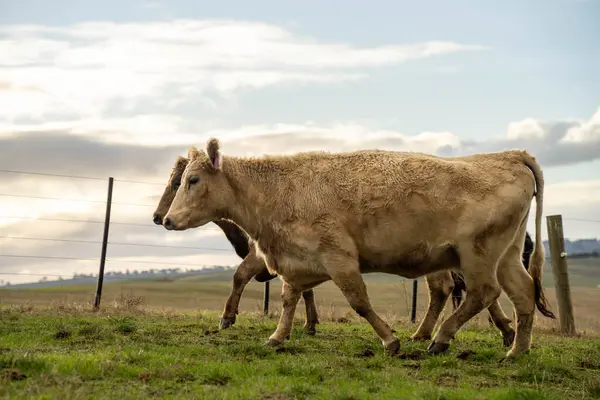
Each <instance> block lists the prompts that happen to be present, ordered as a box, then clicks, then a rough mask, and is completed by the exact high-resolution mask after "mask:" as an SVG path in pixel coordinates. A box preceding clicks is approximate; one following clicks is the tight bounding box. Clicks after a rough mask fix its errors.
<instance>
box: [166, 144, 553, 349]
mask: <svg viewBox="0 0 600 400" xmlns="http://www.w3.org/2000/svg"><path fill="white" fill-rule="evenodd" d="M188 158H189V159H190V162H189V164H188V166H187V167H186V170H185V172H184V174H183V177H182V180H181V182H182V185H181V186H180V188H179V189H178V190H177V193H176V195H175V198H174V200H173V203H172V204H171V207H170V209H169V212H168V213H167V215H166V216H165V218H164V220H163V225H164V226H165V228H167V229H170V230H185V229H189V228H195V227H199V226H202V225H204V224H207V223H208V222H211V221H217V220H221V219H225V220H231V221H232V222H234V223H235V224H236V225H238V226H239V227H241V228H242V229H243V230H244V231H245V232H246V233H247V234H248V235H249V237H251V238H252V239H254V240H255V241H256V242H255V246H256V249H257V251H259V255H260V256H262V257H263V258H264V260H265V262H266V265H267V268H268V270H269V271H270V272H271V273H274V274H275V273H276V274H278V275H279V276H280V277H281V279H282V281H283V285H282V286H283V289H282V301H283V312H282V315H281V318H280V320H279V323H278V325H277V329H276V330H275V332H274V333H273V334H272V335H271V337H270V338H269V340H268V342H267V344H269V345H272V346H277V345H281V344H283V342H284V340H285V338H286V337H287V336H288V334H289V333H290V331H291V328H292V323H293V317H294V313H295V309H296V304H297V303H298V300H299V298H300V295H301V293H302V291H304V290H308V289H310V288H313V287H314V286H316V285H318V284H320V283H322V282H325V281H328V280H330V279H331V280H333V282H334V283H335V284H336V285H337V286H338V287H339V288H340V289H341V291H342V293H343V294H344V295H345V297H346V298H347V300H348V302H349V303H350V305H351V306H352V308H353V309H354V310H355V311H356V312H357V313H358V314H359V315H360V316H361V317H363V318H365V319H366V320H367V321H368V322H369V323H370V324H371V326H372V327H373V329H374V330H375V332H376V333H377V335H378V336H379V338H380V339H381V341H382V343H383V345H384V347H385V349H386V350H387V351H388V352H389V353H395V352H397V351H398V349H399V347H400V341H399V340H398V338H396V337H395V336H394V335H393V332H392V329H391V328H390V327H389V326H388V325H387V324H386V323H385V322H384V321H383V320H382V319H381V318H380V317H379V315H377V313H376V312H375V311H374V310H373V308H372V307H371V304H370V301H369V297H368V295H367V290H366V286H365V284H364V281H363V279H362V276H361V273H367V272H384V273H391V274H397V275H401V276H404V277H407V278H416V277H419V276H423V275H427V274H430V273H433V272H436V271H441V270H444V269H449V268H451V269H456V270H459V271H461V272H462V274H463V277H464V280H465V284H466V288H467V291H466V297H465V300H464V302H462V304H461V305H460V306H459V307H458V309H457V310H456V311H455V312H454V313H453V314H452V315H451V316H450V317H448V318H446V320H445V321H444V322H443V323H442V324H441V326H440V328H439V329H438V331H437V333H436V335H435V337H434V339H433V341H432V342H431V344H430V346H429V351H430V352H431V353H433V354H438V353H441V352H444V351H446V350H447V349H448V347H449V344H450V341H451V340H452V338H453V337H454V335H455V334H456V332H457V331H458V330H459V329H460V327H461V326H462V325H464V324H465V323H466V322H467V321H468V320H470V319H471V318H472V317H473V316H474V315H476V314H477V313H479V312H481V311H482V310H483V309H484V308H486V307H488V306H490V305H491V304H492V303H493V302H494V301H495V300H497V298H498V297H499V295H500V293H501V290H502V289H504V291H505V292H506V293H507V294H508V297H509V298H510V299H511V301H512V303H513V305H514V307H515V314H516V316H517V332H516V337H515V340H514V342H513V345H512V348H511V349H510V350H509V351H508V353H507V355H506V357H507V358H512V357H515V356H517V355H519V354H521V353H523V352H525V351H528V350H529V346H530V342H531V333H532V327H533V316H534V311H535V307H536V306H537V308H538V310H540V312H542V314H544V315H546V316H548V317H551V318H554V315H553V314H552V313H551V312H550V311H549V310H548V309H547V306H546V302H545V298H544V294H543V289H542V286H541V274H542V265H543V262H544V249H543V247H542V245H541V237H540V236H541V217H542V207H543V204H542V203H543V186H544V185H543V175H542V171H541V169H540V167H539V165H538V163H537V162H536V160H535V158H534V157H533V156H531V155H530V154H529V153H528V152H526V151H517V150H513V151H504V152H499V153H490V154H475V155H470V156H463V157H452V158H442V157H437V156H433V155H427V154H422V153H410V152H409V153H406V152H394V151H383V150H362V151H355V152H349V153H338V154H330V153H325V152H310V153H299V154H295V155H287V156H270V157H261V158H241V157H227V159H226V160H225V159H224V158H223V156H222V154H221V152H220V150H219V142H218V140H216V139H211V140H209V142H208V146H207V153H205V152H204V151H199V150H197V149H196V148H195V147H191V148H190V150H189V152H188ZM536 188H537V190H536ZM534 196H535V198H536V203H537V207H536V217H535V222H536V242H535V248H534V251H533V253H532V255H531V265H530V268H529V274H528V272H527V271H526V270H525V268H524V267H523V263H522V261H521V253H522V250H523V242H524V239H525V232H526V231H525V229H526V222H527V218H528V216H529V211H530V204H531V200H532V198H533V197H534ZM501 288H502V289H501Z"/></svg>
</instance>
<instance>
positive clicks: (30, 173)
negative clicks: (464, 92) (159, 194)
mask: <svg viewBox="0 0 600 400" xmlns="http://www.w3.org/2000/svg"><path fill="white" fill-rule="evenodd" d="M0 172H2V173H7V174H22V175H41V176H52V177H57V178H73V179H90V180H98V181H106V180H107V178H101V177H98V176H78V175H66V174H53V173H49V172H32V171H17V170H12V169H0ZM114 180H115V182H123V183H139V184H144V185H165V184H164V183H158V182H143V181H133V180H127V179H117V178H114Z"/></svg>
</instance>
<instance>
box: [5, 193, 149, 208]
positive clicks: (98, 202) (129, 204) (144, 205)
mask: <svg viewBox="0 0 600 400" xmlns="http://www.w3.org/2000/svg"><path fill="white" fill-rule="evenodd" d="M0 196H2V197H16V198H25V199H41V200H60V201H73V202H82V203H96V204H106V200H91V199H69V198H66V197H52V196H31V195H24V194H9V193H0ZM111 204H113V205H114V204H117V205H122V206H132V207H156V204H154V205H153V204H138V203H125V202H120V201H111Z"/></svg>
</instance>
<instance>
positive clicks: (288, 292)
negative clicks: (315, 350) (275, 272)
mask: <svg viewBox="0 0 600 400" xmlns="http://www.w3.org/2000/svg"><path fill="white" fill-rule="evenodd" d="M301 294H302V291H301V290H298V289H296V288H294V287H292V286H290V285H289V284H288V283H287V282H285V281H284V282H283V285H282V288H281V302H282V306H283V310H282V312H281V316H280V317H279V323H278V324H277V329H276V330H275V332H274V333H273V334H272V335H271V336H270V337H269V340H268V341H267V342H266V343H265V345H267V346H272V347H275V346H280V345H282V344H283V342H284V341H285V339H287V338H289V337H290V334H291V332H292V326H293V324H294V313H295V312H296V305H297V304H298V301H299V300H300V295H301Z"/></svg>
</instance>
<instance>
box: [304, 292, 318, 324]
mask: <svg viewBox="0 0 600 400" xmlns="http://www.w3.org/2000/svg"><path fill="white" fill-rule="evenodd" d="M302 297H303V298H304V305H305V306H306V321H305V322H304V330H305V331H306V333H308V334H309V335H314V334H315V333H317V324H318V323H319V314H318V313H317V304H316V303H315V294H314V292H313V290H312V289H309V290H306V291H304V292H302Z"/></svg>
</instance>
